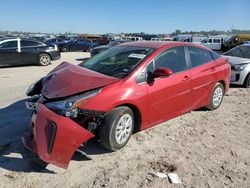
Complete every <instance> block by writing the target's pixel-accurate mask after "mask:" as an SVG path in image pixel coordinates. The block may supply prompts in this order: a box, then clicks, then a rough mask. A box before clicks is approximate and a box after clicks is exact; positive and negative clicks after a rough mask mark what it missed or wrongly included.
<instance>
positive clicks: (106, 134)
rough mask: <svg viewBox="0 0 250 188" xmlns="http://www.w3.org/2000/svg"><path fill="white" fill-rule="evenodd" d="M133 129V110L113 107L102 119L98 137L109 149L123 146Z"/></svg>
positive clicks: (113, 149) (112, 149)
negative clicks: (102, 122)
mask: <svg viewBox="0 0 250 188" xmlns="http://www.w3.org/2000/svg"><path fill="white" fill-rule="evenodd" d="M133 130H134V116H133V112H132V110H131V109H130V108H128V107H118V108H115V109H113V110H112V111H111V112H110V113H108V114H107V116H106V117H105V119H104V124H103V125H102V126H101V128H100V139H101V143H102V145H103V146H104V147H106V148H107V149H109V150H111V151H115V150H118V149H121V148H123V147H124V146H125V145H126V144H127V143H128V141H129V139H130V137H131V134H132V133H133Z"/></svg>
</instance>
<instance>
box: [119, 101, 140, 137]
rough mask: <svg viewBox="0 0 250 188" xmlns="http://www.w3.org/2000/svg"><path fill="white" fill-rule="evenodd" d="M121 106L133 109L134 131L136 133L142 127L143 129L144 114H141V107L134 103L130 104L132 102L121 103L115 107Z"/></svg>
mask: <svg viewBox="0 0 250 188" xmlns="http://www.w3.org/2000/svg"><path fill="white" fill-rule="evenodd" d="M121 106H126V107H128V108H130V109H131V110H132V111H133V114H134V122H135V124H134V132H133V133H136V132H139V131H140V129H141V123H142V115H141V112H140V110H139V108H138V107H137V106H135V105H133V104H130V103H124V104H120V105H118V106H116V107H115V108H117V107H121Z"/></svg>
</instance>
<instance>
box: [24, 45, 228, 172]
mask: <svg viewBox="0 0 250 188" xmlns="http://www.w3.org/2000/svg"><path fill="white" fill-rule="evenodd" d="M230 75H231V72H230V65H229V63H228V62H227V60H226V59H225V58H224V57H221V56H219V55H218V54H216V53H215V52H213V51H211V50H209V49H208V48H206V47H202V46H199V45H195V44H191V43H185V42H165V41H154V42H153V41H144V42H128V43H123V44H120V45H117V46H114V47H112V48H110V49H108V50H106V51H104V52H101V53H99V54H97V55H95V56H93V57H92V58H90V59H88V60H87V61H85V62H84V63H82V64H80V65H78V66H77V65H72V64H70V63H67V62H63V63H62V64H60V65H58V66H57V67H56V68H55V69H54V70H52V71H51V72H50V73H49V74H48V75H47V76H45V77H43V78H41V79H40V80H39V81H37V82H35V83H34V84H32V85H31V86H30V87H29V88H28V90H27V93H26V94H27V95H28V96H33V97H31V98H30V100H29V101H27V102H26V106H27V108H29V109H31V110H33V115H32V118H31V123H30V127H31V132H30V135H27V136H24V137H23V139H22V141H23V144H24V145H25V146H26V147H27V148H28V149H30V150H31V151H33V152H34V153H36V154H37V156H38V158H32V160H35V161H36V163H39V164H41V162H43V163H45V162H46V163H51V164H54V165H57V166H59V167H62V168H67V167H68V164H69V161H70V160H71V158H72V156H73V154H74V153H75V151H79V147H80V146H82V145H83V143H86V141H87V140H89V139H91V138H93V137H95V136H98V137H99V138H100V141H101V143H102V145H103V146H104V147H106V148H107V149H109V150H111V151H115V150H118V149H121V148H123V147H124V146H125V145H126V144H127V142H128V141H129V139H130V137H131V134H132V133H134V132H137V131H141V130H144V129H146V128H149V127H152V126H154V125H156V124H159V123H161V122H164V121H166V120H168V119H171V118H174V117H176V116H179V115H182V114H184V113H187V112H190V111H191V110H194V109H198V108H200V107H207V108H209V109H217V108H218V107H219V106H220V104H221V102H222V100H223V96H224V94H225V93H227V92H228V88H229V82H230ZM65 78H67V79H65ZM38 161H40V162H38ZM46 163H45V164H44V167H45V166H46Z"/></svg>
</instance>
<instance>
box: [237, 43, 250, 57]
mask: <svg viewBox="0 0 250 188" xmlns="http://www.w3.org/2000/svg"><path fill="white" fill-rule="evenodd" d="M239 48H240V49H241V51H242V53H243V55H244V57H245V58H250V45H247V46H240V47H239Z"/></svg>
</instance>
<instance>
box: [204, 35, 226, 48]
mask: <svg viewBox="0 0 250 188" xmlns="http://www.w3.org/2000/svg"><path fill="white" fill-rule="evenodd" d="M223 44H224V38H222V37H217V36H214V37H209V38H208V39H205V40H203V41H201V45H203V46H206V47H208V48H210V49H211V50H217V51H219V50H222V49H223V47H224V46H223Z"/></svg>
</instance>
